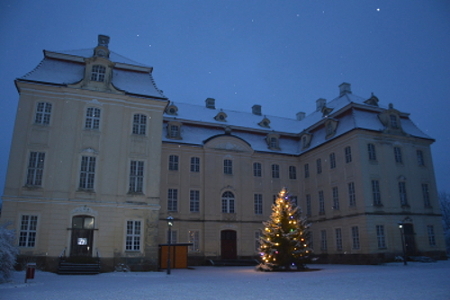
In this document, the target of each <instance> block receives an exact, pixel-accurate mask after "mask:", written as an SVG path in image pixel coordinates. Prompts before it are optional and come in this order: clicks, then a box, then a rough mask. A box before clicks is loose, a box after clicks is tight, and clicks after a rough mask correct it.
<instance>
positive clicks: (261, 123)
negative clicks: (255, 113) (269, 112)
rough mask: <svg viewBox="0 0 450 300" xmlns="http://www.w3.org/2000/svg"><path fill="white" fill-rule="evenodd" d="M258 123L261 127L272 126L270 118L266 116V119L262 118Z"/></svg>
mask: <svg viewBox="0 0 450 300" xmlns="http://www.w3.org/2000/svg"><path fill="white" fill-rule="evenodd" d="M258 125H259V126H261V127H265V128H270V120H269V119H267V118H264V119H262V121H261V122H259V123H258Z"/></svg>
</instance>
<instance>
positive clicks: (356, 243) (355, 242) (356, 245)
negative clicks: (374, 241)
mask: <svg viewBox="0 0 450 300" xmlns="http://www.w3.org/2000/svg"><path fill="white" fill-rule="evenodd" d="M351 230H352V249H355V250H358V249H360V247H361V245H360V240H359V228H358V226H352V229H351Z"/></svg>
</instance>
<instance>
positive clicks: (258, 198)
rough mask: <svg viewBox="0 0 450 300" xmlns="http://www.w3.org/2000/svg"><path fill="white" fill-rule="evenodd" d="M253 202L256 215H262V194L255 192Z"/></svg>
mask: <svg viewBox="0 0 450 300" xmlns="http://www.w3.org/2000/svg"><path fill="white" fill-rule="evenodd" d="M253 203H254V208H255V215H262V213H263V202H262V194H254V195H253Z"/></svg>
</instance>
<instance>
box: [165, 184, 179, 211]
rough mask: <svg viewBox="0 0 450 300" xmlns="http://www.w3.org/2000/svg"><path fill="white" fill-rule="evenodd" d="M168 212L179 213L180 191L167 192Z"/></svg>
mask: <svg viewBox="0 0 450 300" xmlns="http://www.w3.org/2000/svg"><path fill="white" fill-rule="evenodd" d="M167 211H178V189H168V190H167Z"/></svg>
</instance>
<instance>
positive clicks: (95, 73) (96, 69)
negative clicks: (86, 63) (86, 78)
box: [91, 65, 106, 82]
mask: <svg viewBox="0 0 450 300" xmlns="http://www.w3.org/2000/svg"><path fill="white" fill-rule="evenodd" d="M105 72H106V68H105V67H104V66H100V65H93V66H92V73H91V80H92V81H99V82H103V81H105Z"/></svg>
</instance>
